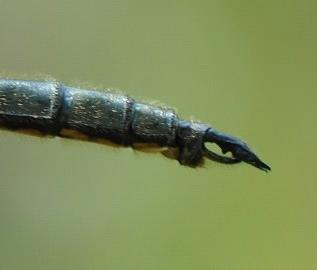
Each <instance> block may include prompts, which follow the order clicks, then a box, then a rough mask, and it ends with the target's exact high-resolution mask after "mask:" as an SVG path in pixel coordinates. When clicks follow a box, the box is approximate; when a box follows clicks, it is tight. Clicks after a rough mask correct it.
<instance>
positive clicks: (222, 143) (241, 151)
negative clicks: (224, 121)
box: [204, 128, 271, 172]
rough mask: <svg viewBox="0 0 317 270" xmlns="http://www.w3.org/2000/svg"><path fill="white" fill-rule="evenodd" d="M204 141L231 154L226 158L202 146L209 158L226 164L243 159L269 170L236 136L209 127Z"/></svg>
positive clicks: (266, 170) (263, 169) (261, 168)
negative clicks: (230, 156)
mask: <svg viewBox="0 0 317 270" xmlns="http://www.w3.org/2000/svg"><path fill="white" fill-rule="evenodd" d="M204 141H205V142H211V143H215V144H217V145H218V146H219V147H220V148H221V150H222V152H223V153H224V154H225V153H227V152H231V154H232V158H228V157H226V156H221V155H218V154H216V153H214V152H212V151H210V150H208V149H207V148H204V151H205V155H206V156H207V157H208V158H210V159H213V160H215V161H217V162H220V163H227V164H230V163H231V164H233V163H238V162H241V161H243V162H246V163H248V164H250V165H252V166H254V167H256V168H258V169H260V170H262V171H265V172H269V171H270V170H271V168H270V166H268V165H267V164H265V163H264V162H263V161H261V160H260V159H259V158H258V157H257V155H256V154H255V153H254V152H253V151H252V150H251V149H250V148H249V146H248V145H247V144H246V143H245V142H243V141H242V140H240V139H238V138H236V137H233V136H231V135H228V134H225V133H222V132H220V131H217V130H216V129H213V128H210V129H208V130H207V131H206V134H205V140H204Z"/></svg>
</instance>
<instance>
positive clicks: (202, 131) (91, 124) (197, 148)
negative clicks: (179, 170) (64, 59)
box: [0, 79, 242, 167]
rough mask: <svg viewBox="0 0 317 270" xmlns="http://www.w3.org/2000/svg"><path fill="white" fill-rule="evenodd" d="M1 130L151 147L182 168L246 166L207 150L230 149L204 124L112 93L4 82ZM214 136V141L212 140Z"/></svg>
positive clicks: (0, 82) (0, 99) (41, 83)
mask: <svg viewBox="0 0 317 270" xmlns="http://www.w3.org/2000/svg"><path fill="white" fill-rule="evenodd" d="M0 125H1V126H2V127H6V128H9V129H30V128H31V129H36V130H39V131H41V132H43V133H45V134H52V135H56V136H66V135H67V134H70V132H69V131H75V132H78V133H80V134H85V135H86V136H88V137H91V138H103V139H107V140H111V141H113V142H115V143H117V144H121V145H125V146H128V145H133V144H135V143H148V144H156V145H159V146H162V147H171V148H175V149H177V150H178V156H177V159H178V160H179V161H180V163H181V164H184V165H189V166H193V167H195V166H197V165H198V164H199V163H201V161H202V159H203V156H207V157H208V158H210V159H214V160H216V161H218V162H223V163H237V162H239V161H241V160H242V159H239V157H235V158H232V159H229V158H226V157H222V156H219V155H217V154H214V153H213V152H211V151H209V150H207V149H206V148H205V147H204V142H206V141H210V142H216V143H217V140H220V143H228V142H225V141H224V142H222V141H221V140H222V139H221V138H222V137H223V135H224V134H221V133H219V132H218V133H217V132H215V130H213V129H212V128H211V127H209V126H208V125H206V124H201V123H195V122H191V121H185V120H180V119H179V118H178V117H177V115H176V114H175V111H174V110H173V109H170V108H167V107H158V106H154V105H151V104H145V103H142V102H137V101H135V100H134V99H133V98H131V97H129V96H127V95H122V94H119V93H115V92H111V91H95V90H84V89H77V88H73V87H69V86H65V85H64V84H62V83H59V82H56V81H23V80H10V79H0ZM208 134H209V135H208ZM210 135H213V137H212V138H213V140H214V141H211V140H208V138H207V137H208V136H209V138H211V136H210ZM230 138H231V137H230ZM232 138H233V137H232ZM230 143H231V142H230ZM227 150H228V151H231V152H233V151H232V149H227Z"/></svg>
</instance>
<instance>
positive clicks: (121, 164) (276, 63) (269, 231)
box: [0, 0, 317, 270]
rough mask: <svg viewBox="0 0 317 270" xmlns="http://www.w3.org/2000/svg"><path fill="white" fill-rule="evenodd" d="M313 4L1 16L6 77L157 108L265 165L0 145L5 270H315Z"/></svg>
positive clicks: (86, 6) (44, 4) (49, 5)
mask: <svg viewBox="0 0 317 270" xmlns="http://www.w3.org/2000/svg"><path fill="white" fill-rule="evenodd" d="M312 17H313V9H312V5H311V4H310V1H301V0H297V1H296V0H289V1H276V0H274V1H273V0H270V1H251V0H250V1H235V0H231V1H221V0H218V1H208V0H206V1H194V0H192V1H181V0H179V1H168V0H162V1H147V0H136V1H129V0H120V1H114V0H113V1H105V0H99V1H97V0H93V1H78V0H77V1H75V0H73V1H67V0H66V1H65V0H55V1H43V0H30V1H22V0H21V1H12V0H0V73H1V76H2V77H3V76H7V77H15V78H28V79H33V78H35V79H39V78H40V79H41V78H44V79H47V78H50V77H52V78H56V79H58V80H60V81H63V82H66V83H68V84H70V85H75V86H84V87H86V86H92V87H100V88H108V87H112V88H118V89H121V90H123V91H125V92H127V93H128V94H129V95H131V96H133V97H136V98H140V99H143V100H150V101H153V100H154V101H156V100H157V101H161V102H163V103H165V104H168V105H170V106H173V107H175V108H177V110H178V113H179V114H180V115H181V116H182V117H184V118H192V117H194V119H199V120H202V121H205V122H209V123H211V124H212V125H214V126H215V127H217V128H219V129H221V130H224V131H227V132H229V133H231V134H235V135H237V136H239V137H241V138H243V139H245V140H246V141H247V142H248V143H249V144H250V145H251V146H252V148H253V149H255V150H256V152H257V153H258V154H259V155H260V156H261V157H262V158H263V159H264V161H266V162H268V163H269V164H270V165H271V166H272V168H273V171H272V172H271V173H268V174H266V173H264V172H261V171H259V170H257V169H254V168H253V167H251V166H247V165H245V164H241V165H237V166H232V167H231V166H224V165H219V164H215V163H212V162H209V163H208V164H207V166H206V168H205V169H197V170H194V169H189V168H185V167H182V166H179V165H178V163H177V162H176V161H172V160H169V159H167V158H165V157H163V156H161V155H154V154H144V153H140V152H134V151H133V150H132V149H129V148H128V149H120V148H119V149H114V148H111V147H108V146H104V145H98V144H93V143H85V142H78V141H72V140H65V139H60V138H53V139H52V138H37V137H30V136H26V135H21V134H15V133H11V132H8V131H3V130H1V131H0V159H1V162H0V269H6V270H11V269H12V270H15V269H17V270H20V269H22V270H24V269H30V270H31V269H32V270H33V269H42V270H43V269H44V270H46V269H76V270H80V269H83V270H84V269H85V270H89V269H97V270H99V269H111V270H119V269H122V270H126V269H128V270H130V269H133V270H134V269H135V270H142V269H144V270H145V269H146V270H151V269H153V270H154V269H155V270H156V269H159V270H160V269H162V270H169V269H173V270H174V269H177V270H178V269H180V270H187V269H188V270H189V269H190V270H194V269H195V270H196V269H198V270H200V269H202V270H204V269H220V270H222V269H229V270H230V269H246V270H248V269H250V270H251V269H252V270H253V269H278V270H280V269H281V270H284V269H285V270H288V269H299V270H306V269H307V270H313V269H317V264H316V263H317V256H316V254H317V236H316V235H317V229H316V224H317V222H316V221H317V220H316V218H317V215H316V212H317V204H316V192H317V190H316V187H317V185H316V158H314V157H315V155H316V136H315V134H316V108H315V107H316V106H315V105H316V89H314V88H313V85H312V60H311V57H312V41H311V31H312V27H311V24H312Z"/></svg>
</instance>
